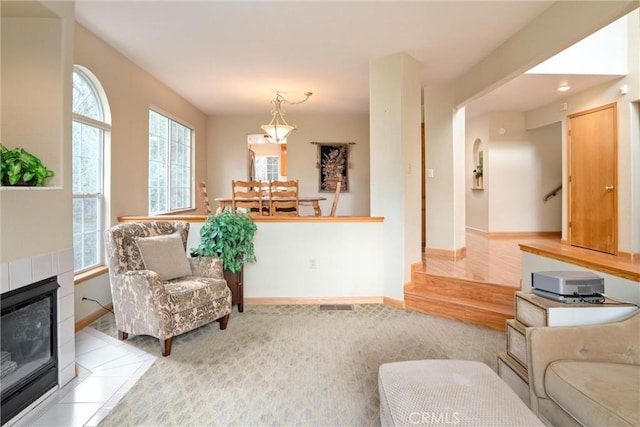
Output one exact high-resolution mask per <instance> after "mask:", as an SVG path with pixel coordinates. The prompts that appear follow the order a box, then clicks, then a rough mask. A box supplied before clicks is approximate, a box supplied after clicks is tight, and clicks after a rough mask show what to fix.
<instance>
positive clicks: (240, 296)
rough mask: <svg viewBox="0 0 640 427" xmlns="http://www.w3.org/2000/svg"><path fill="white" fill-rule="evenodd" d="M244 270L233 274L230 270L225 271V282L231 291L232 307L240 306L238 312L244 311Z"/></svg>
mask: <svg viewBox="0 0 640 427" xmlns="http://www.w3.org/2000/svg"><path fill="white" fill-rule="evenodd" d="M243 271H244V269H240V271H238V272H235V273H233V272H232V271H230V270H224V280H226V281H227V286H228V287H229V289H230V290H231V307H233V306H236V305H237V306H238V311H239V312H240V313H242V312H243V311H244V274H243Z"/></svg>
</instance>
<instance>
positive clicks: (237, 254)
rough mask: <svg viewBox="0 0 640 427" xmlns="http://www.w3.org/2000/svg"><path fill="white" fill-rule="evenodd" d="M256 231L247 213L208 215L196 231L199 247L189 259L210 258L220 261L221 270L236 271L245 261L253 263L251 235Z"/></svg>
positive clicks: (228, 210) (224, 212)
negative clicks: (222, 268)
mask: <svg viewBox="0 0 640 427" xmlns="http://www.w3.org/2000/svg"><path fill="white" fill-rule="evenodd" d="M256 230H257V227H256V224H255V223H254V222H253V218H251V216H249V215H248V214H244V213H241V212H234V211H232V210H230V209H225V210H224V211H222V212H221V213H219V214H218V215H209V216H208V217H207V221H206V222H205V223H204V225H203V226H202V228H201V229H200V245H199V246H198V247H197V248H195V249H193V250H192V251H191V254H192V256H211V257H216V258H221V259H222V260H223V261H224V269H225V270H229V271H232V272H234V273H235V272H237V271H240V270H241V269H242V266H243V265H244V264H245V263H247V262H254V261H255V260H256V256H255V253H254V249H253V236H254V234H255V232H256Z"/></svg>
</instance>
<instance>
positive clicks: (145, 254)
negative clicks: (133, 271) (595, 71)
mask: <svg viewBox="0 0 640 427" xmlns="http://www.w3.org/2000/svg"><path fill="white" fill-rule="evenodd" d="M136 243H137V244H138V249H140V255H142V261H143V262H144V266H145V268H146V269H147V270H151V271H155V272H156V273H158V275H159V276H160V278H161V279H162V280H171V279H176V278H178V277H184V276H190V275H191V266H190V265H189V260H188V259H187V254H186V252H185V250H184V246H183V245H182V237H180V233H179V232H175V233H173V234H166V235H164V236H152V237H138V238H136Z"/></svg>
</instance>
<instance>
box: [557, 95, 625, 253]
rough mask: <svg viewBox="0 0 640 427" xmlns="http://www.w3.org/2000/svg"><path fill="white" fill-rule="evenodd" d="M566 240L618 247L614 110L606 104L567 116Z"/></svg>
mask: <svg viewBox="0 0 640 427" xmlns="http://www.w3.org/2000/svg"><path fill="white" fill-rule="evenodd" d="M568 130H569V139H568V141H569V196H568V197H569V243H570V244H571V245H572V246H580V247H583V248H587V249H593V250H596V251H600V252H606V253H610V254H615V253H616V252H617V249H618V224H617V218H618V213H617V210H618V206H617V204H618V197H617V170H618V169H617V161H616V158H617V110H616V104H609V105H605V106H602V107H598V108H594V109H592V110H589V111H584V112H581V113H576V114H573V115H570V116H569V118H568Z"/></svg>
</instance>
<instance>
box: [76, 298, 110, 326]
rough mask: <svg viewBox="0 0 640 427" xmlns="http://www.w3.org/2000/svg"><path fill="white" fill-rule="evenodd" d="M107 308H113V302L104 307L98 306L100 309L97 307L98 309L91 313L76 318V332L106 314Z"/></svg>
mask: <svg viewBox="0 0 640 427" xmlns="http://www.w3.org/2000/svg"><path fill="white" fill-rule="evenodd" d="M107 308H108V309H109V310H113V303H109V304H107V305H105V308H100V309H98V311H94V312H93V313H91V314H90V315H88V316H87V317H85V318H83V319H80V320H78V321H77V322H76V325H75V327H76V332H78V331H80V330H82V329H84V328H86V327H87V326H89V325H90V324H92V323H93V322H95V321H96V320H98V319H99V318H101V317H102V316H104V315H105V314H107V313H108V312H109V310H107Z"/></svg>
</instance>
